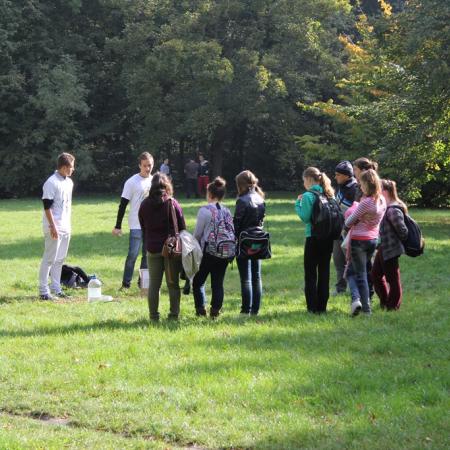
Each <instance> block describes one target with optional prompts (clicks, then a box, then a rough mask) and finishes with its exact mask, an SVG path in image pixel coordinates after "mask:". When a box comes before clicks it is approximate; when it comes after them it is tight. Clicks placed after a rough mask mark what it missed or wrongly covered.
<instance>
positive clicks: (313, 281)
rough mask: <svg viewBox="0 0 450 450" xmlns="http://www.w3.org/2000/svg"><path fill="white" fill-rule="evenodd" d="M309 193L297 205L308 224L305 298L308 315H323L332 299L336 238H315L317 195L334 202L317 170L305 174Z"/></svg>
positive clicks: (304, 264) (326, 180)
mask: <svg viewBox="0 0 450 450" xmlns="http://www.w3.org/2000/svg"><path fill="white" fill-rule="evenodd" d="M303 184H304V186H305V189H306V192H305V193H304V194H300V195H299V196H298V197H297V201H296V202H295V210H296V212H297V214H298V216H299V217H300V219H301V220H302V221H303V222H305V224H306V230H305V236H306V239H305V249H304V255H303V261H304V262H303V267H304V272H305V297H306V307H307V309H308V312H311V313H314V314H322V313H325V312H326V310H327V304H328V298H329V295H330V260H331V254H332V252H333V237H327V238H323V239H320V238H318V237H316V236H313V235H312V224H311V221H312V214H313V207H314V203H315V201H316V195H315V194H314V193H313V192H318V193H320V194H324V195H325V196H326V197H327V198H330V199H332V198H334V189H333V188H332V186H331V181H330V179H329V178H328V177H327V175H326V174H325V173H324V172H321V171H320V170H319V169H317V168H316V167H308V168H307V169H306V170H305V171H304V172H303Z"/></svg>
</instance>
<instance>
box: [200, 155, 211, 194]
mask: <svg viewBox="0 0 450 450" xmlns="http://www.w3.org/2000/svg"><path fill="white" fill-rule="evenodd" d="M198 159H199V161H200V165H199V168H198V193H199V195H200V196H204V195H205V194H206V187H207V186H208V183H209V162H208V161H207V160H206V159H205V157H204V156H203V154H202V153H199V155H198Z"/></svg>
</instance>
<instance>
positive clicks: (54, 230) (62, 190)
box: [39, 153, 75, 300]
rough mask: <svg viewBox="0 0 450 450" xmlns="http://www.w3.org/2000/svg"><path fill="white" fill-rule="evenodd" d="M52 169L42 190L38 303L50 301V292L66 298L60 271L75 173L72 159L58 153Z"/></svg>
mask: <svg viewBox="0 0 450 450" xmlns="http://www.w3.org/2000/svg"><path fill="white" fill-rule="evenodd" d="M56 168H57V170H56V171H55V173H54V174H53V175H52V176H51V177H49V178H48V179H47V181H46V182H45V183H44V186H43V188H42V191H43V192H42V201H43V203H44V213H43V216H42V226H43V231H44V242H45V250H44V255H43V257H42V261H41V266H40V269H39V296H40V299H41V300H52V299H53V298H54V297H53V295H52V293H51V292H53V294H54V295H55V296H56V297H59V298H66V297H67V295H66V294H65V293H64V292H63V291H62V290H61V269H62V265H63V262H64V258H65V257H66V256H67V251H68V250H69V242H70V233H71V214H72V191H73V181H72V180H71V179H70V177H71V175H72V173H73V171H74V170H75V158H74V156H73V155H71V154H70V153H62V154H61V155H59V156H58V160H57V165H56ZM49 275H50V287H49V286H48V277H49Z"/></svg>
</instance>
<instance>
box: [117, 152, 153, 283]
mask: <svg viewBox="0 0 450 450" xmlns="http://www.w3.org/2000/svg"><path fill="white" fill-rule="evenodd" d="M138 161H139V170H140V171H139V173H137V174H135V175H133V176H132V177H130V178H128V180H127V181H126V182H125V185H124V187H123V192H122V196H121V199H120V205H119V210H118V212H117V220H116V225H115V227H114V228H113V230H112V234H113V235H114V236H121V235H122V220H123V216H124V215H125V210H126V208H127V205H128V203H130V212H129V214H128V225H129V228H130V241H129V246H128V255H127V259H126V260H125V267H124V270H123V278H122V288H123V289H128V288H129V287H130V285H131V280H132V278H133V272H134V265H135V263H136V259H137V257H138V255H139V250H140V248H141V246H142V258H141V265H140V268H141V269H147V256H146V250H145V243H144V242H143V240H144V237H143V235H142V230H141V224H140V223H139V218H138V212H139V207H140V206H141V203H142V200H144V198H146V197H147V195H148V192H149V190H150V186H151V183H152V176H151V172H152V169H153V156H152V155H151V154H150V153H148V152H144V153H141V154H140V155H139V158H138Z"/></svg>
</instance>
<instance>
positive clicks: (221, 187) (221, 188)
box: [206, 177, 227, 201]
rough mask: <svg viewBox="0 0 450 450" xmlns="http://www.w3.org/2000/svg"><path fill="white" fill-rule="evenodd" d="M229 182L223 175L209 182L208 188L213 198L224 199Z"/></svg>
mask: <svg viewBox="0 0 450 450" xmlns="http://www.w3.org/2000/svg"><path fill="white" fill-rule="evenodd" d="M226 187H227V182H226V181H225V180H224V179H223V178H222V177H216V178H214V180H212V181H211V183H209V184H208V186H207V187H206V190H207V191H208V193H209V194H210V195H211V197H213V198H217V200H219V201H220V200H222V199H223V198H224V197H225V193H226Z"/></svg>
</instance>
